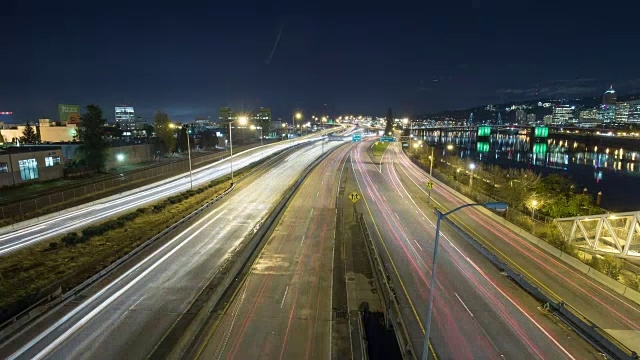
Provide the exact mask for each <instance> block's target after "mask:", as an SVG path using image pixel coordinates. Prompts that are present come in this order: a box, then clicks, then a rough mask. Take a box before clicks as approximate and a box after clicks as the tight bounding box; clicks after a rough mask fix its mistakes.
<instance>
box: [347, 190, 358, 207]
mask: <svg viewBox="0 0 640 360" xmlns="http://www.w3.org/2000/svg"><path fill="white" fill-rule="evenodd" d="M349 199H351V201H353V203H354V204H355V203H356V202H358V200H360V194H358V193H357V192H355V191H354V192H352V193H351V194H349Z"/></svg>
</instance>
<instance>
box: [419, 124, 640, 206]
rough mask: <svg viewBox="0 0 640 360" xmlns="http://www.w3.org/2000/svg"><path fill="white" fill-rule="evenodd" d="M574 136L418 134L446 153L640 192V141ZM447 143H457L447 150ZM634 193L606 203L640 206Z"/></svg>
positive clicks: (612, 191) (614, 191)
mask: <svg viewBox="0 0 640 360" xmlns="http://www.w3.org/2000/svg"><path fill="white" fill-rule="evenodd" d="M573 137H574V138H567V135H554V134H549V138H546V139H545V138H531V137H530V136H529V135H528V134H526V133H524V132H522V133H518V132H510V133H509V132H506V133H494V134H491V136H489V137H481V138H478V137H477V136H476V134H474V133H471V134H469V133H468V132H459V131H456V132H444V131H443V132H440V131H421V132H418V133H417V134H416V137H415V139H418V140H423V141H424V142H425V143H427V144H429V145H436V144H437V145H438V148H439V149H440V150H439V151H441V152H442V154H443V155H446V154H449V155H456V156H460V157H463V158H473V159H475V160H478V161H481V162H485V163H491V164H497V165H501V166H504V167H523V168H530V169H532V170H535V171H537V172H542V173H543V174H544V173H551V172H562V173H567V174H568V175H570V176H571V177H572V178H573V179H574V180H575V181H577V182H579V183H581V185H585V186H587V187H589V190H590V192H591V191H595V192H597V191H604V192H606V193H608V194H611V195H615V194H617V193H621V192H624V191H625V190H626V189H625V188H626V187H627V188H628V187H633V189H629V190H631V191H635V192H639V191H640V176H638V175H640V164H639V162H640V156H639V155H638V153H640V141H637V140H636V141H629V140H625V141H626V142H625V141H619V140H615V139H613V140H607V143H604V142H602V141H601V140H600V138H593V137H592V138H581V137H577V136H573ZM448 145H453V147H449V149H447V146H448ZM621 176H623V177H627V178H628V179H627V180H626V181H624V182H621V181H619V180H616V179H617V178H619V177H621ZM607 177H609V178H608V179H607ZM604 179H607V183H606V184H602V183H601V182H603V180H604ZM593 185H596V186H593ZM637 195H640V194H637ZM635 198H637V199H634V200H629V199H628V196H627V198H626V199H625V196H624V195H623V194H621V196H620V199H619V200H616V199H615V196H614V198H612V197H611V196H610V197H609V198H608V201H607V202H608V203H609V204H610V205H613V203H614V202H616V201H617V202H619V204H616V205H615V206H613V207H614V208H616V207H617V208H625V209H629V208H630V207H632V208H633V209H634V210H637V209H640V196H635ZM623 199H624V200H623ZM631 205H633V206H631Z"/></svg>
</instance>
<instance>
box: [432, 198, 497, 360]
mask: <svg viewBox="0 0 640 360" xmlns="http://www.w3.org/2000/svg"><path fill="white" fill-rule="evenodd" d="M470 206H484V207H485V208H487V209H492V210H507V208H508V205H507V204H506V203H503V202H489V203H484V204H464V205H462V206H458V207H457V208H455V209H453V210H451V211H448V212H446V213H444V214H443V213H442V212H441V211H440V210H438V209H436V210H435V212H436V215H437V216H438V221H437V222H436V236H435V244H434V245H433V265H432V268H431V283H430V285H429V302H428V303H427V323H426V328H425V334H424V335H425V340H424V347H423V349H422V360H427V356H428V355H429V335H430V332H431V309H432V307H433V294H434V293H435V284H436V259H437V257H438V241H439V240H440V221H442V220H443V219H445V217H446V216H447V215H449V214H451V213H454V212H456V211H458V210H460V209H463V208H466V207H470Z"/></svg>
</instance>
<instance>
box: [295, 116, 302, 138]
mask: <svg viewBox="0 0 640 360" xmlns="http://www.w3.org/2000/svg"><path fill="white" fill-rule="evenodd" d="M296 120H298V121H300V120H302V113H299V112H297V113H295V114H294V115H293V127H294V128H295V127H296ZM300 135H302V131H300Z"/></svg>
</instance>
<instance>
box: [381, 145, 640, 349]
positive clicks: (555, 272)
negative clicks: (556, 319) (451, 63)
mask: <svg viewBox="0 0 640 360" xmlns="http://www.w3.org/2000/svg"><path fill="white" fill-rule="evenodd" d="M388 155H391V156H390V158H389V160H388V161H393V163H394V165H395V167H396V168H397V169H398V171H397V173H398V174H399V176H400V178H401V179H402V181H403V184H405V185H404V186H405V187H407V188H408V189H409V191H410V192H411V193H412V196H413V197H414V199H416V202H418V203H424V202H426V195H427V194H426V191H425V188H424V184H425V183H426V182H427V179H428V175H427V174H425V173H424V172H423V171H422V170H421V169H420V168H419V167H417V166H416V165H415V164H413V163H412V162H411V160H410V159H408V157H407V156H406V155H404V154H403V153H402V151H401V150H400V146H399V145H395V146H393V147H392V148H391V149H390V151H389V154H388ZM432 196H433V199H434V200H435V201H434V202H435V204H437V206H439V207H440V208H441V209H453V208H455V207H457V206H459V205H462V204H463V201H462V200H460V199H459V198H458V197H457V196H456V195H455V194H454V193H453V192H452V191H451V190H449V189H448V188H447V187H446V186H445V185H442V184H438V185H437V186H436V187H435V188H434V190H433V191H432ZM452 215H453V216H452V219H453V220H454V221H455V222H456V223H457V224H459V225H460V226H462V228H463V229H464V230H465V231H467V232H468V233H469V234H472V236H474V237H475V238H476V239H478V240H480V241H481V242H482V243H483V244H484V245H485V246H486V247H487V248H489V249H490V250H491V251H492V252H494V253H496V254H497V255H498V256H499V257H500V258H501V259H502V260H503V261H506V262H507V263H509V265H510V266H512V268H513V269H515V270H516V271H518V272H520V273H523V274H526V275H527V277H528V278H530V279H533V280H534V281H535V285H537V286H539V287H540V288H541V289H543V290H545V291H547V292H548V293H550V294H553V295H554V296H555V297H556V298H558V299H563V300H564V301H566V302H567V303H568V304H570V305H571V306H572V307H574V308H575V309H577V310H578V311H579V312H580V313H582V314H584V315H585V316H586V317H587V318H589V319H590V320H591V321H593V323H595V324H596V325H598V326H599V327H600V328H602V329H604V330H605V331H607V332H608V333H609V334H611V335H612V336H613V337H615V338H616V339H617V340H619V341H620V342H622V343H623V344H625V345H626V346H627V347H629V348H631V349H632V350H634V351H636V352H638V353H640V305H638V304H636V303H635V302H633V301H631V300H628V299H627V298H625V297H623V296H621V295H619V294H617V293H616V292H615V291H613V290H611V289H609V288H607V287H606V286H604V285H602V284H601V283H600V282H598V281H597V280H594V279H592V278H590V277H587V276H586V275H585V274H583V273H582V272H580V271H578V270H576V269H574V268H572V267H571V266H569V265H567V264H566V263H564V262H563V261H561V260H559V259H557V258H556V257H554V256H552V255H550V254H548V253H546V252H545V251H544V250H542V249H540V248H538V247H536V246H534V245H532V244H531V243H530V242H528V241H527V240H525V239H523V238H522V237H520V236H518V235H517V234H516V233H514V232H513V231H511V230H510V229H509V228H507V227H505V226H504V225H502V224H500V223H499V222H496V221H495V220H493V219H491V218H489V217H488V216H486V215H485V214H484V213H483V212H481V211H479V210H477V209H474V208H469V209H464V210H461V211H460V212H457V213H455V214H452Z"/></svg>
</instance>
